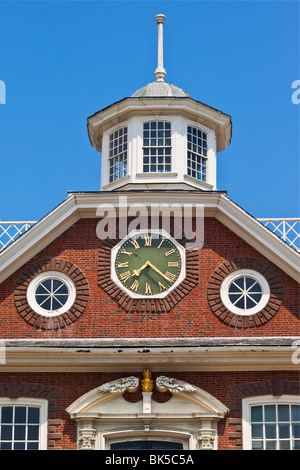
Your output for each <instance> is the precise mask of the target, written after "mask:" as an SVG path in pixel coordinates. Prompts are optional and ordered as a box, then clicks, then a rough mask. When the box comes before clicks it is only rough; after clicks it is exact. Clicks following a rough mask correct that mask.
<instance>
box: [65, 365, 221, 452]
mask: <svg viewBox="0 0 300 470" xmlns="http://www.w3.org/2000/svg"><path fill="white" fill-rule="evenodd" d="M145 373H146V376H145V375H144V377H146V378H145V379H144V380H143V381H142V395H143V399H142V400H140V401H139V402H137V403H130V402H128V401H126V400H125V399H124V398H123V393H124V392H125V391H128V392H135V391H137V390H138V388H139V382H140V381H139V379H138V378H136V377H133V376H131V377H126V378H122V379H119V380H116V381H113V382H109V383H106V384H104V385H102V386H100V387H97V388H95V389H93V390H91V391H90V392H88V393H87V394H85V395H83V396H82V397H80V398H79V399H78V400H76V401H75V402H74V403H73V404H72V405H71V406H69V407H68V408H67V410H66V411H67V412H68V413H69V414H70V417H71V418H72V419H75V421H76V422H77V431H78V448H79V449H85V450H86V449H91V450H92V449H95V450H107V449H110V448H111V445H112V444H115V443H118V442H119V443H120V442H130V441H152V442H153V441H159V442H160V443H161V442H162V441H167V442H169V443H170V442H173V443H179V444H180V445H182V448H183V449H189V450H198V449H199V450H201V449H208V450H213V449H217V446H218V436H217V423H218V421H219V420H220V419H223V418H224V417H225V416H226V414H227V413H228V411H229V410H228V408H227V407H226V406H224V405H223V404H222V403H221V402H220V401H219V400H217V399H216V398H214V397H213V396H212V395H210V394H209V393H207V392H205V391H203V390H201V389H200V388H198V387H195V386H194V385H191V384H189V383H186V382H182V381H180V380H175V379H173V378H168V377H165V376H160V377H158V378H157V379H156V384H155V385H156V387H157V389H158V391H160V392H165V391H170V392H171V393H172V397H171V398H170V400H168V401H167V402H164V403H158V402H156V401H155V400H153V397H152V394H153V391H152V385H151V383H152V382H153V381H152V380H150V378H149V377H150V375H151V374H150V372H149V371H144V374H145ZM147 373H148V378H147ZM149 374H150V375H149ZM147 381H149V384H148V386H147Z"/></svg>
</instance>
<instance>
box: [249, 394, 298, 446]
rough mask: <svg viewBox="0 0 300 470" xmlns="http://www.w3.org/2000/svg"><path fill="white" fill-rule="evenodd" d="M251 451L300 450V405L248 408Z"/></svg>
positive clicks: (274, 404) (276, 404)
mask: <svg viewBox="0 0 300 470" xmlns="http://www.w3.org/2000/svg"><path fill="white" fill-rule="evenodd" d="M250 425H251V448H252V450H300V405H296V404H287V403H273V404H262V405H259V404H255V405H252V406H250Z"/></svg>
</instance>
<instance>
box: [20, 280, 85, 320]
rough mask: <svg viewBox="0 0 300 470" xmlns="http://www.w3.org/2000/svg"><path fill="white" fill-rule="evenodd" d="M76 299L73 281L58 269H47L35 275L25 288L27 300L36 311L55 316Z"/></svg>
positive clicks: (67, 308) (64, 310)
mask: <svg viewBox="0 0 300 470" xmlns="http://www.w3.org/2000/svg"><path fill="white" fill-rule="evenodd" d="M75 299H76V288H75V284H74V283H73V281H72V280H71V279H70V278H69V277H68V276H66V275H65V274H63V273H61V272H58V271H47V272H44V273H41V274H39V275H38V276H36V277H35V278H34V279H33V280H32V281H31V282H30V284H29V286H28V289H27V301H28V303H29V305H30V307H31V308H32V310H34V311H35V312H36V313H39V314H40V315H43V316H51V317H52V316H57V315H61V314H62V313H65V312H67V311H68V310H69V309H70V308H71V307H72V305H73V303H74V301H75Z"/></svg>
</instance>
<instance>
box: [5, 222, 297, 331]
mask: <svg viewBox="0 0 300 470" xmlns="http://www.w3.org/2000/svg"><path fill="white" fill-rule="evenodd" d="M96 224H97V220H96V219H82V220H80V221H79V222H77V223H76V224H75V225H73V226H72V227H71V228H70V229H69V230H67V231H66V232H65V233H64V234H63V235H61V236H60V237H58V238H57V239H56V240H55V241H54V242H53V243H51V244H50V245H49V246H47V247H46V248H44V249H43V250H42V251H41V252H40V253H38V255H36V256H35V257H34V258H33V259H32V260H31V261H30V262H28V263H27V264H26V265H25V266H24V267H22V268H21V269H19V270H18V271H17V272H16V273H15V274H14V275H12V276H11V277H10V278H9V279H7V280H6V281H5V282H3V283H2V285H1V286H0V337H2V338H56V337H58V334H59V337H60V338H71V337H81V338H86V337H90V338H96V337H97V338H98V337H107V338H108V337H124V336H126V337H129V338H130V337H172V336H174V337H179V336H181V337H182V336H187V337H202V336H231V337H233V336H245V331H246V335H247V336H276V335H278V336H285V335H294V334H295V332H296V331H299V286H298V284H297V283H296V282H295V281H294V280H293V279H291V278H289V276H287V275H286V274H285V273H284V272H283V271H281V270H280V269H278V268H277V267H276V266H274V265H273V264H272V263H269V264H270V265H271V266H272V267H273V268H274V269H275V270H276V272H277V274H278V275H279V277H280V279H281V281H282V283H283V288H284V289H283V301H282V305H281V307H280V309H279V311H278V312H277V313H276V315H275V316H274V317H273V318H272V319H271V321H268V322H267V323H265V324H263V325H261V326H257V327H253V328H250V329H247V330H243V329H238V328H235V327H233V326H229V325H226V324H225V323H224V322H222V321H221V320H220V319H219V318H217V317H216V316H215V315H214V314H213V312H212V311H211V308H210V306H209V304H208V301H207V285H208V281H209V279H210V276H211V274H212V272H213V271H214V270H215V269H216V268H217V267H218V266H219V265H220V264H221V263H224V262H225V261H226V260H228V259H231V258H235V257H239V256H249V257H256V258H259V259H262V260H264V261H267V262H268V260H265V258H264V257H263V256H262V255H260V253H258V252H257V251H256V250H255V249H254V248H252V247H251V246H249V245H248V244H246V243H245V242H244V241H243V240H242V239H241V238H239V237H238V236H237V235H236V234H234V233H233V232H231V231H230V230H229V229H228V228H227V227H225V226H223V225H222V224H221V223H220V222H218V221H217V220H215V219H212V218H209V219H205V243H204V246H203V248H202V249H201V250H200V251H199V279H200V280H199V284H198V285H197V286H196V287H195V288H194V289H193V290H192V291H191V292H190V293H189V294H188V295H187V296H185V297H184V298H183V300H181V301H180V302H179V303H178V304H177V305H176V307H175V308H173V309H172V310H171V311H169V312H166V313H155V314H154V313H151V314H149V313H137V312H135V311H130V312H127V313H126V312H124V310H123V309H122V308H120V306H118V304H117V303H116V302H115V301H113V300H112V299H111V298H110V297H109V295H108V294H106V293H105V292H104V291H103V290H102V289H101V288H100V287H99V286H98V281H97V255H98V247H99V243H100V241H99V239H98V238H97V235H96ZM54 257H56V258H59V259H62V260H68V261H70V262H71V263H73V264H74V265H76V266H78V267H79V268H80V270H81V271H82V272H83V273H84V275H85V277H86V279H87V281H88V284H89V289H90V296H89V302H88V305H87V307H86V309H85V310H84V313H83V314H82V315H81V316H79V318H78V319H77V320H76V321H74V322H72V323H70V325H69V326H65V327H64V328H61V329H60V330H59V333H58V332H57V331H52V330H42V329H40V328H37V327H35V326H31V325H30V324H29V323H28V322H26V321H25V320H24V319H23V318H22V317H21V316H20V314H19V313H18V311H17V309H16V307H15V303H14V289H15V286H16V282H17V280H18V278H19V276H20V275H21V273H22V272H23V271H24V269H25V268H27V267H29V266H31V264H32V263H34V262H35V261H37V260H44V259H49V258H54Z"/></svg>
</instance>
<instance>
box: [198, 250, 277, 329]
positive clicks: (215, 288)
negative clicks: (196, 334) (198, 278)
mask: <svg viewBox="0 0 300 470" xmlns="http://www.w3.org/2000/svg"><path fill="white" fill-rule="evenodd" d="M239 269H251V270H253V271H257V272H258V273H260V274H261V275H262V276H264V277H265V279H266V280H267V282H268V284H269V287H270V297H269V301H268V303H267V305H266V306H265V307H264V308H263V309H262V310H261V311H260V312H258V313H255V314H253V315H237V314H235V313H232V312H230V311H229V310H228V309H227V307H226V306H225V305H224V304H223V301H222V299H221V285H222V282H223V281H224V279H226V277H227V276H228V275H229V274H231V273H233V272H234V271H237V270H239ZM283 294H284V289H283V284H282V281H281V278H280V277H279V274H278V273H277V271H276V270H275V269H274V268H273V267H272V266H271V265H270V264H269V263H267V262H265V261H264V260H261V259H259V258H255V257H251V256H239V257H237V258H232V259H230V260H228V261H225V262H224V263H222V264H221V265H220V266H218V267H217V268H216V269H215V270H214V272H213V273H212V275H211V277H210V279H209V281H208V285H207V300H208V303H209V306H210V308H211V310H212V311H213V313H214V314H215V315H216V317H217V318H218V319H219V320H220V321H221V322H223V323H225V324H226V325H228V326H231V327H234V328H239V329H247V328H254V327H258V326H261V325H264V324H265V323H267V322H268V321H270V320H271V319H272V318H273V317H274V316H275V315H276V313H277V312H278V310H279V309H280V306H281V303H282V300H283Z"/></svg>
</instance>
